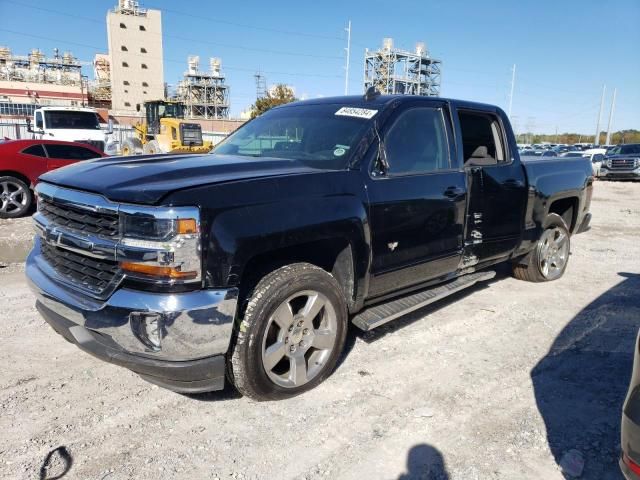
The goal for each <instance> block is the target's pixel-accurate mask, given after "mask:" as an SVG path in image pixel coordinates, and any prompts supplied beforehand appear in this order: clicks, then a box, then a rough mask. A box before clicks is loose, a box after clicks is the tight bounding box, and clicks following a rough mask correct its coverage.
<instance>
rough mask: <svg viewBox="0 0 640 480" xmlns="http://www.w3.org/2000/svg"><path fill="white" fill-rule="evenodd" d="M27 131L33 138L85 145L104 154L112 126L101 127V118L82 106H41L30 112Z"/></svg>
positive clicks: (90, 109) (92, 110)
mask: <svg viewBox="0 0 640 480" xmlns="http://www.w3.org/2000/svg"><path fill="white" fill-rule="evenodd" d="M27 125H28V131H29V132H30V133H33V134H34V138H47V139H49V140H51V139H55V140H63V141H67V142H79V143H88V144H89V145H91V146H93V147H95V148H97V149H98V150H101V151H103V152H104V151H105V147H106V146H107V143H109V141H110V138H111V134H112V133H113V127H112V125H111V122H109V128H108V130H103V129H102V128H101V127H100V117H98V113H97V112H96V111H95V110H94V109H93V108H83V107H40V108H38V109H36V110H35V111H34V112H33V124H32V123H31V120H30V119H29V120H27Z"/></svg>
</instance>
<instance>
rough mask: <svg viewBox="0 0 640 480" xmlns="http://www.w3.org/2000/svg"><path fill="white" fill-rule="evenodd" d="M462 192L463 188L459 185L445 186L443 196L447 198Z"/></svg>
mask: <svg viewBox="0 0 640 480" xmlns="http://www.w3.org/2000/svg"><path fill="white" fill-rule="evenodd" d="M463 194H464V189H462V188H460V187H447V189H446V190H445V191H444V196H445V197H448V198H457V197H459V196H460V195H463Z"/></svg>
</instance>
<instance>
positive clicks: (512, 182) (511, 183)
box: [503, 178, 524, 188]
mask: <svg viewBox="0 0 640 480" xmlns="http://www.w3.org/2000/svg"><path fill="white" fill-rule="evenodd" d="M503 185H504V186H505V187H509V188H520V187H524V182H522V181H520V180H516V179H514V178H510V179H508V180H505V181H504V183H503Z"/></svg>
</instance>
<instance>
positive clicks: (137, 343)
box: [26, 238, 238, 361]
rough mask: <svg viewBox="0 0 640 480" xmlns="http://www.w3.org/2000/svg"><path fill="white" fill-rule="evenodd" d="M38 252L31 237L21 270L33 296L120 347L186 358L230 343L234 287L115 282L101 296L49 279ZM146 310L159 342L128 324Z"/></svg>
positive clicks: (204, 354)
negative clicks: (180, 289) (149, 287)
mask: <svg viewBox="0 0 640 480" xmlns="http://www.w3.org/2000/svg"><path fill="white" fill-rule="evenodd" d="M39 256H40V239H38V238H36V242H35V245H34V248H33V250H32V251H31V253H30V254H29V257H28V258H27V262H26V275H27V279H28V282H29V286H30V287H31V289H32V290H33V292H34V293H35V294H36V297H37V302H38V303H39V304H41V305H42V306H44V307H46V309H47V310H49V311H52V312H54V313H55V314H57V315H59V316H60V317H63V318H64V319H66V320H68V321H70V322H72V323H73V324H75V325H79V326H82V327H85V328H86V329H87V330H89V331H90V332H95V333H96V334H98V335H99V336H100V337H104V336H106V337H108V338H109V339H110V340H111V341H112V342H113V343H114V344H115V345H117V346H118V347H119V348H120V349H122V351H123V352H125V353H130V354H133V355H137V356H141V357H146V358H151V359H157V360H167V361H186V360H196V359H202V358H206V357H211V356H214V355H221V354H224V353H226V351H227V349H228V348H229V342H230V340H231V333H232V329H233V319H234V316H235V310H236V304H237V293H238V292H237V289H228V290H198V291H193V292H185V293H148V292H142V291H137V290H130V289H127V288H120V289H118V290H116V291H115V292H114V293H113V294H112V295H111V296H110V297H109V298H108V299H106V300H104V301H102V300H96V299H94V298H90V297H88V296H86V295H83V294H81V293H79V292H77V291H74V290H71V289H69V288H67V287H65V286H63V285H61V284H60V283H57V282H55V281H53V280H52V279H51V278H50V277H49V276H47V274H46V273H45V272H44V271H43V269H41V268H40V267H39V265H38V263H39V260H40V262H41V261H42V259H39ZM145 314H156V315H155V317H156V318H157V319H158V328H159V329H160V345H159V347H155V348H151V347H149V346H148V342H146V343H145V342H144V339H143V338H140V335H141V334H140V332H139V330H140V329H139V328H138V326H137V325H134V324H132V322H136V321H137V319H138V318H141V317H144V315H145Z"/></svg>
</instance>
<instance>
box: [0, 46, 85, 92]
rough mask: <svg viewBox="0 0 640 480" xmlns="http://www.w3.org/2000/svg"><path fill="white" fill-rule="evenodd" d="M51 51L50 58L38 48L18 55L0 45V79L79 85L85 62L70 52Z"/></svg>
mask: <svg viewBox="0 0 640 480" xmlns="http://www.w3.org/2000/svg"><path fill="white" fill-rule="evenodd" d="M53 52H54V54H53V57H51V58H47V57H46V56H45V54H44V53H42V51H40V50H38V49H33V50H31V53H29V55H26V56H19V55H13V54H12V53H11V50H9V48H8V47H0V80H8V81H18V82H34V83H51V84H56V85H73V86H80V85H81V83H82V65H86V64H87V62H80V61H78V60H77V59H76V58H75V57H74V56H73V54H72V53H71V52H64V53H63V54H62V55H60V53H59V50H58V49H57V48H56V49H54V51H53Z"/></svg>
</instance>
